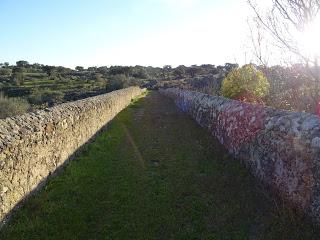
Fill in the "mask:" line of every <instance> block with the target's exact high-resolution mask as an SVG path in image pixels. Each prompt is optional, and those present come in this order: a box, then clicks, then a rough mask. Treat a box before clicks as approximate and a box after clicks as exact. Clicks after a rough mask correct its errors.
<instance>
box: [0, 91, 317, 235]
mask: <svg viewBox="0 0 320 240" xmlns="http://www.w3.org/2000/svg"><path fill="white" fill-rule="evenodd" d="M283 206H284V205H283V204H282V203H281V202H280V201H278V200H276V199H275V198H274V197H273V196H272V195H271V194H269V193H268V192H267V191H266V190H265V189H264V188H263V186H261V184H259V183H257V182H256V181H255V179H254V178H253V177H252V176H251V175H250V174H249V173H248V171H247V170H246V169H245V168H243V167H242V166H241V165H240V164H239V162H238V161H236V160H234V159H232V158H231V157H229V156H228V154H227V153H226V151H225V149H224V148H223V147H222V146H221V145H220V144H219V143H218V142H217V140H216V139H214V138H213V137H212V136H210V134H208V133H207V132H206V131H205V130H203V129H201V128H200V127H199V126H198V125H197V124H196V123H195V122H194V121H193V120H191V119H190V118H189V117H188V116H186V115H185V114H183V113H181V112H179V111H178V110H177V109H176V107H175V106H174V104H173V103H172V102H171V100H169V99H167V98H164V97H162V96H160V95H159V94H158V93H156V92H153V93H151V94H149V95H148V96H147V97H146V98H144V99H142V100H139V101H136V102H134V103H133V104H132V105H131V106H130V107H128V108H127V109H126V110H124V111H122V112H121V113H120V114H119V115H118V116H117V117H116V118H115V119H114V121H113V122H112V123H111V124H110V126H109V127H108V130H107V131H106V132H104V133H102V134H101V135H100V136H99V137H98V138H97V139H96V140H95V141H94V143H92V144H90V145H88V146H87V147H86V149H85V150H84V152H83V153H82V154H81V155H80V156H79V157H78V158H76V159H75V160H74V161H72V162H71V163H70V164H69V165H68V166H67V167H66V168H65V169H64V171H63V172H62V173H61V174H60V175H59V176H58V177H56V178H54V179H52V180H51V181H50V182H49V183H48V184H47V185H46V187H45V188H44V189H43V190H42V191H41V192H40V193H39V194H37V195H35V196H33V197H31V198H30V199H29V200H28V202H27V203H26V204H25V205H24V206H23V207H22V208H21V209H20V210H19V211H18V212H17V213H16V214H15V215H14V217H13V219H12V221H11V222H10V224H9V225H7V226H6V227H5V229H4V230H3V231H2V233H1V234H0V239H318V236H319V230H318V229H315V228H314V227H313V226H312V225H311V224H310V222H308V221H307V220H305V219H304V218H303V217H300V216H298V215H296V214H295V213H294V212H293V211H291V210H290V209H288V208H286V207H283Z"/></svg>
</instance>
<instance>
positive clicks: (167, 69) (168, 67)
mask: <svg viewBox="0 0 320 240" xmlns="http://www.w3.org/2000/svg"><path fill="white" fill-rule="evenodd" d="M171 70H172V66H171V65H164V66H163V68H162V78H163V80H167V79H170V73H171Z"/></svg>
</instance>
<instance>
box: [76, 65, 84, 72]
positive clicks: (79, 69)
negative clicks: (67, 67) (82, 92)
mask: <svg viewBox="0 0 320 240" xmlns="http://www.w3.org/2000/svg"><path fill="white" fill-rule="evenodd" d="M75 69H76V70H77V71H78V72H82V71H83V70H84V68H83V67H81V66H76V68H75Z"/></svg>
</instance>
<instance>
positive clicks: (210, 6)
mask: <svg viewBox="0 0 320 240" xmlns="http://www.w3.org/2000/svg"><path fill="white" fill-rule="evenodd" d="M246 11H247V6H246V4H245V1H244V0H242V1H241V0H224V1H214V0H139V1H138V0H123V1H120V0H118V1H117V0H114V1H109V0H50V1H49V0H28V1H23V0H1V1H0V21H1V23H2V24H1V32H2V34H1V37H0V62H4V61H9V62H10V63H14V62H16V61H17V60H22V59H23V60H27V61H29V62H31V63H34V62H38V63H43V64H52V65H64V66H69V67H74V66H77V65H82V66H101V65H136V64H139V65H153V66H163V65H165V64H171V65H179V64H185V65H191V64H203V63H211V64H222V63H224V62H227V61H229V62H230V61H231V62H234V61H239V62H241V61H243V60H244V50H243V43H244V41H245V39H246V34H245V31H246V25H245V22H246V17H247V14H246Z"/></svg>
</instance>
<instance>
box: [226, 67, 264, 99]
mask: <svg viewBox="0 0 320 240" xmlns="http://www.w3.org/2000/svg"><path fill="white" fill-rule="evenodd" d="M269 85H270V84H269V82H268V79H267V78H266V77H265V76H264V74H263V73H262V72H261V71H259V70H257V69H256V68H255V66H254V65H252V64H248V65H244V66H243V67H241V68H237V69H233V70H232V71H231V72H230V73H229V74H228V75H227V77H226V78H225V79H224V80H223V82H222V88H221V93H222V95H223V96H224V97H228V98H232V99H237V100H241V101H246V102H262V98H263V97H264V96H265V95H266V94H267V93H268V90H269Z"/></svg>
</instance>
